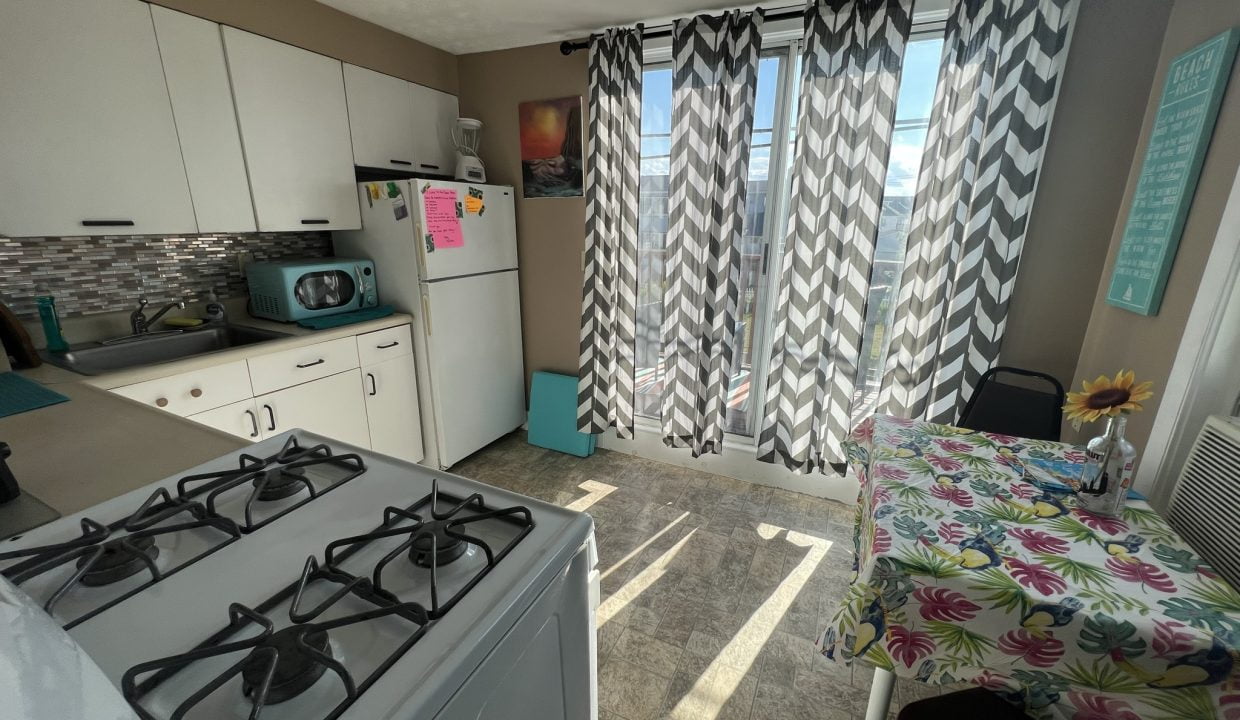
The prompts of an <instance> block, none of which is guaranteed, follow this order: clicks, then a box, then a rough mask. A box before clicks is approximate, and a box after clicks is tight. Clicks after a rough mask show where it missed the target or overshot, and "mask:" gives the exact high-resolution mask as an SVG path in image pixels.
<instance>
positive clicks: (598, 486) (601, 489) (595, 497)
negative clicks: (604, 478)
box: [564, 480, 616, 512]
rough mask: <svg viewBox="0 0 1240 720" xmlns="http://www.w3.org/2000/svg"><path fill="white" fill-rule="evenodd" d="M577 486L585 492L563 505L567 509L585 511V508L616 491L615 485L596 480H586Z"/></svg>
mask: <svg viewBox="0 0 1240 720" xmlns="http://www.w3.org/2000/svg"><path fill="white" fill-rule="evenodd" d="M577 487H578V488H580V489H582V490H585V491H586V493H587V494H585V495H583V496H581V497H579V498H577V499H576V500H574V501H572V502H570V503H569V504H567V505H565V506H564V507H565V508H567V509H569V510H576V511H577V512H585V511H586V508H588V507H590V506H591V505H593V504H594V503H596V502H598V501H599V500H602V499H603V498H605V497H607V496H608V495H610V494H612V493H614V492H615V491H616V486H615V485H608V484H607V483H601V482H599V481H598V480H586V481H585V482H583V483H581V484H580V485H578V486H577Z"/></svg>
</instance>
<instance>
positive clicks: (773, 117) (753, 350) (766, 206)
mask: <svg viewBox="0 0 1240 720" xmlns="http://www.w3.org/2000/svg"><path fill="white" fill-rule="evenodd" d="M788 56H789V53H788V48H787V47H786V46H785V47H781V48H778V49H776V50H773V51H769V52H767V53H764V54H763V57H762V59H761V60H760V61H759V64H758V88H757V94H756V98H755V112H754V128H753V138H752V147H751V149H750V156H749V183H748V187H747V189H746V203H745V224H744V228H743V230H742V231H741V233H742V237H741V247H740V253H741V266H740V285H739V288H738V289H739V295H740V298H739V303H738V308H737V317H738V320H737V327H736V347H737V354H736V359H735V361H734V362H733V367H732V377H731V386H730V391H729V395H728V414H727V431H728V432H730V433H732V434H735V435H752V434H753V432H754V428H755V423H756V418H757V413H758V412H760V406H761V398H760V395H759V389H758V388H757V386H756V385H755V378H758V377H761V376H762V373H761V366H765V362H766V351H767V350H769V346H767V345H766V337H767V326H768V324H769V322H770V317H771V311H770V308H769V303H770V292H769V284H768V282H767V278H768V277H770V273H771V270H772V268H773V267H774V266H773V265H772V264H771V257H770V247H771V245H770V241H771V240H772V237H773V236H774V235H775V229H776V226H779V225H780V224H781V223H780V222H779V214H778V208H782V206H783V204H784V203H783V202H782V195H781V193H782V185H783V177H782V174H781V173H778V172H776V173H774V175H772V173H771V169H772V168H782V167H783V166H784V162H785V155H786V152H787V148H786V147H785V145H784V144H783V143H776V142H774V139H775V138H777V137H783V136H784V135H785V134H786V133H787V129H786V124H787V121H786V117H787V113H786V111H785V110H784V105H785V104H786V103H785V101H784V94H785V93H784V88H785V86H786V83H785V78H784V68H785V66H786V65H787V58H788ZM642 83H643V84H642V162H641V168H642V170H641V172H642V177H641V204H640V219H639V222H638V232H639V236H640V237H639V241H638V269H637V281H638V289H637V362H636V367H637V370H636V373H637V390H636V395H637V397H636V400H635V402H636V410H637V414H638V415H641V416H645V417H649V418H656V419H657V418H658V417H659V411H660V404H661V394H662V391H663V367H662V362H661V360H662V358H661V357H660V351H661V349H662V337H661V326H662V322H663V291H664V287H665V283H666V274H665V270H666V268H665V267H664V264H663V261H664V257H665V252H666V247H667V245H666V241H667V230H668V189H669V175H668V159H669V155H670V151H671V123H672V69H671V66H670V65H667V64H664V65H647V66H646V69H645V72H644V77H643V78H642Z"/></svg>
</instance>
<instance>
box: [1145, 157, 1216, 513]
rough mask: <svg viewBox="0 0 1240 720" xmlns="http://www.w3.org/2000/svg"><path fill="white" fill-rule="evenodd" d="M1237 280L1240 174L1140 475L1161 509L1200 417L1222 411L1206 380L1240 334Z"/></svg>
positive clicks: (1198, 293) (1204, 276)
mask: <svg viewBox="0 0 1240 720" xmlns="http://www.w3.org/2000/svg"><path fill="white" fill-rule="evenodd" d="M1237 280H1240V171H1237V173H1236V177H1235V179H1234V180H1233V182H1232V186H1231V194H1230V196H1229V197H1228V199H1227V206H1226V207H1225V208H1224V210H1223V217H1222V219H1221V220H1220V222H1219V226H1218V232H1217V233H1216V234H1215V237H1214V246H1213V247H1212V248H1211V250H1210V257H1209V259H1208V260H1207V261H1206V266H1205V270H1204V271H1203V272H1202V275H1201V283H1200V285H1199V286H1198V289H1197V297H1196V299H1195V300H1194V301H1193V307H1192V310H1191V311H1190V312H1189V316H1188V322H1187V323H1186V325H1185V327H1184V334H1183V335H1182V336H1181V337H1180V347H1179V350H1178V351H1177V352H1176V356H1175V362H1174V363H1173V364H1172V366H1171V374H1170V375H1169V376H1168V378H1167V386H1166V387H1165V388H1163V391H1162V395H1163V401H1162V403H1161V404H1160V405H1159V406H1158V412H1157V414H1156V415H1155V416H1154V427H1153V429H1152V430H1151V432H1150V439H1149V442H1148V444H1147V446H1146V451H1145V460H1144V462H1142V463H1141V465H1140V467H1139V468H1138V470H1137V478H1136V486H1137V487H1138V488H1140V489H1142V491H1144V492H1145V493H1146V494H1147V495H1148V496H1149V498H1150V502H1151V504H1153V505H1154V507H1155V508H1158V509H1165V508H1166V506H1167V502H1168V500H1169V499H1170V496H1171V491H1172V490H1173V489H1174V486H1175V482H1176V480H1177V479H1178V478H1179V474H1180V468H1179V465H1180V464H1181V463H1182V462H1183V460H1184V457H1185V456H1186V453H1187V451H1188V447H1189V445H1190V444H1191V443H1192V442H1193V440H1194V438H1196V436H1197V433H1198V432H1199V431H1200V429H1201V428H1200V423H1199V422H1198V421H1200V420H1204V417H1197V416H1198V415H1201V414H1202V412H1203V410H1202V407H1203V404H1205V403H1207V402H1209V401H1210V400H1213V401H1214V402H1209V404H1208V405H1207V407H1208V406H1210V405H1214V406H1216V405H1217V397H1216V394H1212V393H1211V391H1212V390H1213V388H1210V387H1209V384H1208V382H1207V378H1206V375H1207V373H1208V371H1209V370H1210V360H1211V356H1212V354H1213V351H1214V349H1215V347H1216V346H1217V345H1218V344H1219V342H1220V338H1222V339H1223V340H1227V339H1228V338H1224V337H1223V336H1224V334H1226V333H1232V334H1236V333H1237V331H1238V329H1237V328H1228V327H1225V326H1224V319H1225V318H1226V316H1227V313H1228V309H1229V307H1230V306H1231V304H1232V303H1233V302H1240V293H1238V292H1237V291H1236V290H1235V289H1234V288H1235V287H1236V284H1237ZM1207 396H1210V397H1207ZM1232 401H1233V398H1232V397H1228V398H1226V402H1227V403H1228V404H1229V407H1230V403H1231V402H1232ZM1207 414H1208V413H1207Z"/></svg>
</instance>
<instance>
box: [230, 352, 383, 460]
mask: <svg viewBox="0 0 1240 720" xmlns="http://www.w3.org/2000/svg"><path fill="white" fill-rule="evenodd" d="M254 402H255V403H256V404H257V405H258V425H259V428H260V429H261V431H262V434H263V438H269V437H271V436H273V435H279V434H280V433H282V432H285V431H286V430H292V429H294V428H301V429H302V430H306V431H309V432H312V433H315V434H317V435H323V436H325V437H329V438H333V439H335V440H341V441H343V442H347V443H350V444H352V445H357V446H358V447H363V448H369V447H370V429H369V426H368V425H367V422H366V401H365V400H364V399H363V396H362V376H361V373H359V372H358V371H357V370H356V369H353V370H346V371H345V372H342V373H339V374H337V375H332V376H330V377H325V378H322V379H321V380H315V381H313V382H308V383H304V384H301V385H294V386H293V387H291V388H285V389H283V390H277V391H276V392H273V393H268V394H266V395H260V396H258V397H256V398H254Z"/></svg>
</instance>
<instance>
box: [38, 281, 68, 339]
mask: <svg viewBox="0 0 1240 720" xmlns="http://www.w3.org/2000/svg"><path fill="white" fill-rule="evenodd" d="M34 301H35V304H37V305H38V306H39V320H41V321H42V322H43V334H44V335H45V336H47V349H48V352H54V353H62V352H69V343H67V342H65V336H64V335H63V334H62V333H61V331H60V315H58V314H57V313H56V298H54V297H52V296H51V295H40V296H38V297H36V298H35V299H34Z"/></svg>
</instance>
